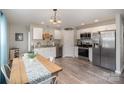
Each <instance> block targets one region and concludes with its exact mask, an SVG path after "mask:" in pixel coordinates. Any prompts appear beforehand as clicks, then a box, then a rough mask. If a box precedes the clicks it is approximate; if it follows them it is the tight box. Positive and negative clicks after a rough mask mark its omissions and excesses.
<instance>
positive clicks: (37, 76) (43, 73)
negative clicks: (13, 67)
mask: <svg viewBox="0 0 124 93" xmlns="http://www.w3.org/2000/svg"><path fill="white" fill-rule="evenodd" d="M22 59H23V62H24V66H25V70H26V73H27V76H28V79H29V83H30V84H37V83H40V82H42V81H44V80H46V79H48V78H50V77H51V76H52V75H51V72H49V71H48V70H47V68H46V67H45V66H44V65H43V64H41V62H39V61H38V60H37V59H36V58H35V59H30V58H25V57H23V58H22Z"/></svg>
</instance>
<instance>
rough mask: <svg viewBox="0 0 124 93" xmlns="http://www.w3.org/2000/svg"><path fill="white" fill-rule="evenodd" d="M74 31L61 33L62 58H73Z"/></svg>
mask: <svg viewBox="0 0 124 93" xmlns="http://www.w3.org/2000/svg"><path fill="white" fill-rule="evenodd" d="M74 53H75V49H74V31H73V30H64V31H63V57H74V56H75V55H74Z"/></svg>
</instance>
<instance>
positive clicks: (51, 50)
mask: <svg viewBox="0 0 124 93" xmlns="http://www.w3.org/2000/svg"><path fill="white" fill-rule="evenodd" d="M34 52H36V53H38V54H40V55H42V56H44V57H46V58H50V57H54V58H55V57H56V47H44V48H35V49H34Z"/></svg>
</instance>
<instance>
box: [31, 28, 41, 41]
mask: <svg viewBox="0 0 124 93" xmlns="http://www.w3.org/2000/svg"><path fill="white" fill-rule="evenodd" d="M42 34H43V28H38V27H34V28H33V39H42Z"/></svg>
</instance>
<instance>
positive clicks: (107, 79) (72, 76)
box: [55, 58, 124, 84]
mask: <svg viewBox="0 0 124 93" xmlns="http://www.w3.org/2000/svg"><path fill="white" fill-rule="evenodd" d="M55 63H56V64H58V65H59V66H61V67H62V68H63V71H61V72H60V73H59V74H58V78H57V80H58V84H117V83H120V84H123V83H124V74H123V73H122V75H117V74H115V73H114V72H112V71H110V70H106V69H104V68H101V67H98V66H94V65H93V64H92V63H90V62H88V61H86V60H83V59H79V58H58V59H56V60H55Z"/></svg>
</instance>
